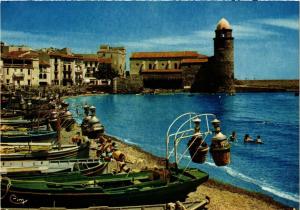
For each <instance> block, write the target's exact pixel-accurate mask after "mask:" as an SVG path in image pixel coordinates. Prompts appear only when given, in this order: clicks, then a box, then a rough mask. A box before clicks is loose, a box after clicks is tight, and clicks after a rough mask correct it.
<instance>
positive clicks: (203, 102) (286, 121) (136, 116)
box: [67, 93, 299, 207]
mask: <svg viewBox="0 0 300 210" xmlns="http://www.w3.org/2000/svg"><path fill="white" fill-rule="evenodd" d="M298 99H299V98H298V97H296V96H294V94H293V93H238V94H236V95H235V96H227V95H225V94H222V95H220V94H216V95H207V94H167V95H98V96H83V97H75V98H69V99H67V102H69V103H70V108H71V110H73V113H74V115H75V116H76V113H78V108H79V107H82V105H84V104H86V103H87V104H89V105H94V106H96V108H97V110H96V113H97V116H98V117H99V119H100V121H101V123H103V124H104V126H105V130H106V133H108V134H111V135H114V136H116V137H119V138H120V139H122V140H123V141H125V142H127V143H131V144H136V145H138V146H140V147H141V148H142V149H144V150H146V151H149V152H151V153H153V154H155V155H158V156H161V157H165V138H166V132H167V129H168V127H169V125H170V124H171V123H172V121H173V120H174V119H175V118H176V117H177V116H178V115H180V114H183V113H186V112H197V113H213V114H215V115H216V116H217V118H218V119H220V120H221V123H222V124H221V127H222V132H223V133H224V134H226V135H227V136H229V135H230V134H231V132H232V131H236V133H237V136H238V142H235V143H232V147H231V163H230V164H229V165H227V166H224V167H217V166H216V165H215V164H214V162H213V160H212V158H211V156H210V155H208V157H207V161H206V162H205V163H204V164H194V163H190V165H189V166H191V167H198V168H200V169H202V170H204V171H206V172H208V173H209V175H210V177H212V178H215V179H217V180H220V181H222V182H225V183H230V184H232V185H234V186H238V187H242V188H245V189H248V190H252V191H256V192H261V193H263V194H267V195H269V196H271V197H273V198H274V199H275V200H277V201H280V202H282V203H284V204H287V205H290V206H293V207H298V205H299V184H298V183H299V182H298V180H299V102H298ZM75 110H76V111H75ZM81 117H82V116H81ZM78 122H81V120H80V117H79V116H78ZM245 134H249V135H250V136H251V137H252V138H254V139H255V137H256V136H257V135H260V136H261V138H262V140H263V142H264V144H262V145H258V144H244V143H243V137H244V135H245ZM208 143H210V141H208ZM181 147H186V144H183V145H182V146H181ZM184 163H189V158H188V156H184V159H183V161H182V164H184Z"/></svg>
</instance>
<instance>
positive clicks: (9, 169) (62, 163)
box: [0, 159, 108, 176]
mask: <svg viewBox="0 0 300 210" xmlns="http://www.w3.org/2000/svg"><path fill="white" fill-rule="evenodd" d="M107 164H108V163H107V162H104V161H101V160H99V159H69V160H42V161H34V160H33V161H32V160H27V161H1V168H0V175H7V176H15V175H21V176H22V175H24V174H52V173H60V172H80V173H82V174H84V175H97V174H101V173H102V172H103V171H104V169H105V168H106V167H107Z"/></svg>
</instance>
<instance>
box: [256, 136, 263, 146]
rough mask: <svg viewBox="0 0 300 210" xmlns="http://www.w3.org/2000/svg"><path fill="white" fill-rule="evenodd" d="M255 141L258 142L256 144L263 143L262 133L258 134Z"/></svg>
mask: <svg viewBox="0 0 300 210" xmlns="http://www.w3.org/2000/svg"><path fill="white" fill-rule="evenodd" d="M255 143H256V144H263V142H262V140H261V138H260V135H258V136H257V137H256V140H255Z"/></svg>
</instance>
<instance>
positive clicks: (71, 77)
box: [47, 48, 76, 86]
mask: <svg viewBox="0 0 300 210" xmlns="http://www.w3.org/2000/svg"><path fill="white" fill-rule="evenodd" d="M47 53H48V55H49V57H50V68H51V84H52V85H63V86H66V85H73V84H74V82H75V60H76V56H74V55H73V53H72V52H71V50H70V49H69V48H63V49H61V50H58V49H55V50H53V49H50V50H48V51H47Z"/></svg>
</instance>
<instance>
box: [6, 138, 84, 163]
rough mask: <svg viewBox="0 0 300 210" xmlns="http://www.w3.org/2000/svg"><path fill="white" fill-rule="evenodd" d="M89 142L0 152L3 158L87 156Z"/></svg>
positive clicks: (38, 158) (52, 158) (31, 158)
mask: <svg viewBox="0 0 300 210" xmlns="http://www.w3.org/2000/svg"><path fill="white" fill-rule="evenodd" d="M89 145H90V143H89V142H86V143H83V144H81V145H80V146H77V145H62V146H61V148H60V149H59V148H58V147H56V148H53V149H51V150H40V151H26V152H15V153H8V154H0V158H1V160H57V159H64V158H87V157H88V156H89Z"/></svg>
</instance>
